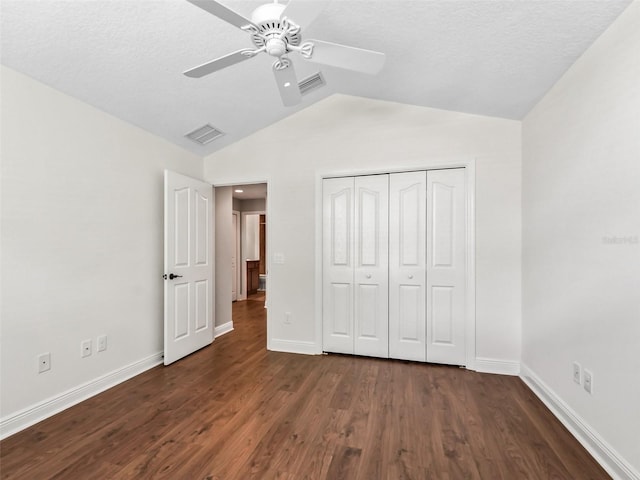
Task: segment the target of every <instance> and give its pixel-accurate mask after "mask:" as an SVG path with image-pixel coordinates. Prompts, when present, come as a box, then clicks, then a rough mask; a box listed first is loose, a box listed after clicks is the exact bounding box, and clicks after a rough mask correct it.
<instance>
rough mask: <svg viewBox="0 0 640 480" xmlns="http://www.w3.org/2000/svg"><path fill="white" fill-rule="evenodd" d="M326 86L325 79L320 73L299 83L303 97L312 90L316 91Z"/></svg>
mask: <svg viewBox="0 0 640 480" xmlns="http://www.w3.org/2000/svg"><path fill="white" fill-rule="evenodd" d="M323 85H325V81H324V77H323V76H322V74H321V73H320V72H318V73H315V74H313V75H311V76H310V77H307V78H305V79H304V80H300V81H299V82H298V88H300V93H301V94H302V95H306V94H307V93H309V92H310V91H311V90H315V89H316V88H320V87H322V86H323Z"/></svg>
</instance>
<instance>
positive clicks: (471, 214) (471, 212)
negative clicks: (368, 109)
mask: <svg viewBox="0 0 640 480" xmlns="http://www.w3.org/2000/svg"><path fill="white" fill-rule="evenodd" d="M448 168H464V169H465V188H466V199H465V220H466V226H467V228H466V251H465V257H466V265H465V266H466V285H465V287H466V299H465V302H466V315H465V317H466V318H465V360H466V362H465V367H466V368H467V369H469V370H475V369H476V268H475V267H476V253H475V252H476V235H475V232H476V222H475V218H476V214H475V192H476V188H475V187H476V159H475V158H471V157H467V158H454V159H440V160H433V161H425V162H423V163H421V164H419V165H415V166H411V167H403V168H378V169H366V168H363V169H355V170H337V169H336V170H332V171H330V172H317V173H316V202H315V203H316V211H315V219H316V222H315V225H316V237H315V251H316V255H315V257H316V258H315V270H316V273H315V283H316V292H315V304H316V309H315V332H314V333H315V338H316V339H318V340H317V348H318V351H317V352H316V353H318V354H320V353H322V348H323V345H322V181H323V180H324V179H325V178H335V177H354V176H361V175H376V174H385V173H402V172H415V171H423V170H443V169H448ZM267 207H268V204H267ZM267 221H268V220H267ZM267 233H268V232H267Z"/></svg>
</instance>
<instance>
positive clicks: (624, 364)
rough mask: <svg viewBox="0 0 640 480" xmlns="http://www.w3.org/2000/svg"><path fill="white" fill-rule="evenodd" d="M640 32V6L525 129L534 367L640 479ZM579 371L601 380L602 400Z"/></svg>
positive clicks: (529, 360) (528, 323)
mask: <svg viewBox="0 0 640 480" xmlns="http://www.w3.org/2000/svg"><path fill="white" fill-rule="evenodd" d="M639 27H640V3H638V2H637V1H636V2H634V3H632V4H631V6H630V7H628V9H627V10H626V11H625V12H624V13H623V14H622V15H621V16H620V18H619V19H618V20H617V21H616V22H614V24H613V25H612V26H611V27H610V28H609V29H608V30H607V31H606V32H605V33H604V34H603V35H602V36H601V37H600V38H599V39H598V40H597V41H596V43H595V44H594V45H593V46H592V47H591V48H590V49H589V50H588V51H587V52H586V53H585V54H584V55H583V56H582V57H581V58H580V59H579V60H578V61H577V62H576V64H575V65H574V66H573V67H572V68H571V69H570V70H569V71H568V72H567V73H566V74H565V75H564V77H563V78H562V79H561V80H560V81H559V82H558V83H557V84H556V85H555V86H554V87H553V89H552V90H551V91H550V92H549V93H548V94H547V95H546V96H545V97H544V99H543V100H542V101H541V102H540V103H539V104H538V105H537V106H536V107H535V108H534V109H533V110H532V111H531V112H530V113H529V115H528V116H527V117H526V118H525V120H524V122H523V152H524V155H523V225H524V228H523V356H522V359H523V364H524V365H526V370H527V371H528V373H530V374H531V375H532V376H534V377H536V378H537V381H538V382H539V383H542V384H544V385H546V388H547V389H548V390H549V392H550V394H551V395H552V396H554V397H555V398H556V399H558V400H559V401H560V402H563V403H564V404H566V406H567V407H568V409H569V410H571V411H572V412H573V413H574V414H576V415H577V418H579V419H581V420H582V422H584V424H585V426H586V427H587V428H588V429H591V431H592V432H593V433H595V434H596V436H598V437H599V438H600V439H601V440H603V441H604V442H605V443H608V444H609V446H610V447H612V448H613V450H615V451H617V453H618V454H620V455H621V457H622V458H623V459H626V461H627V462H628V463H630V464H631V465H633V468H635V469H636V473H635V474H636V475H638V473H637V472H638V471H640V407H639V406H640V355H639V352H640V296H639V294H640V244H639V243H638V238H639V236H640V28H639ZM616 238H617V239H618V240H617V241H618V242H620V243H608V242H610V241H611V240H612V239H616ZM574 361H578V362H580V363H581V364H582V367H584V368H587V369H588V370H590V371H591V372H593V382H594V390H593V394H592V395H588V394H587V393H586V392H585V391H584V390H583V389H582V388H581V387H580V386H579V385H577V384H575V383H573V381H572V363H573V362H574ZM621 478H622V477H621ZM636 478H640V476H637V477H636Z"/></svg>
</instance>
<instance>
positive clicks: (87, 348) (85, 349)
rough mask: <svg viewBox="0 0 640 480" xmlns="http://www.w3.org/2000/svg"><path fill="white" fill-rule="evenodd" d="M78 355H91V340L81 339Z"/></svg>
mask: <svg viewBox="0 0 640 480" xmlns="http://www.w3.org/2000/svg"><path fill="white" fill-rule="evenodd" d="M80 355H81V356H83V357H88V356H89V355H91V340H83V341H82V343H81V344H80Z"/></svg>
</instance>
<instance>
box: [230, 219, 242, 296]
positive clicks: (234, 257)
mask: <svg viewBox="0 0 640 480" xmlns="http://www.w3.org/2000/svg"><path fill="white" fill-rule="evenodd" d="M239 216H240V214H239V213H237V212H233V215H232V216H231V217H232V219H233V220H232V227H231V228H232V229H233V234H232V238H233V248H232V249H231V252H232V253H231V300H232V301H234V302H235V301H236V300H238V242H239V240H240V239H239V235H238V227H239V226H240V223H239V221H238V220H239V219H238V217H239Z"/></svg>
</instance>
